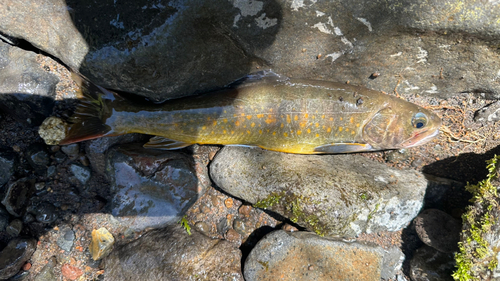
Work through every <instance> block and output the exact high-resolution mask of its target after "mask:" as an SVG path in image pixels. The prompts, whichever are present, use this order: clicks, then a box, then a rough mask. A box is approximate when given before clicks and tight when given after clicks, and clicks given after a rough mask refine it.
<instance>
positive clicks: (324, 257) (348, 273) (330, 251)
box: [244, 230, 384, 281]
mask: <svg viewBox="0 0 500 281" xmlns="http://www.w3.org/2000/svg"><path fill="white" fill-rule="evenodd" d="M383 257H384V251H383V250H382V248H380V247H373V246H368V245H363V244H359V243H348V242H344V241H338V240H333V239H327V238H323V237H319V236H318V235H316V234H313V233H311V232H302V231H301V232H285V231H283V230H278V231H274V232H272V233H270V234H268V235H266V236H265V237H264V238H263V239H262V240H260V241H259V242H258V243H257V245H256V246H255V248H254V249H253V250H252V252H250V255H249V256H248V258H247V260H246V261H245V272H244V274H245V280H247V281H254V280H259V281H265V280H266V281H267V280H269V281H272V280H325V281H326V280H339V281H341V280H342V281H347V280H349V281H354V280H366V281H368V280H373V281H379V280H380V273H381V268H382V261H383Z"/></svg>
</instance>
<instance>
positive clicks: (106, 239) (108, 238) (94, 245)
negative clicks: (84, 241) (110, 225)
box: [89, 227, 115, 261]
mask: <svg viewBox="0 0 500 281" xmlns="http://www.w3.org/2000/svg"><path fill="white" fill-rule="evenodd" d="M114 244H115V238H114V237H113V235H112V234H111V233H109V231H108V230H107V229H106V228H104V227H101V228H99V229H97V230H96V229H94V230H92V240H91V241H90V245H89V251H90V254H91V255H92V259H94V260H95V261H97V260H100V259H102V258H104V257H106V256H107V255H109V253H110V252H111V250H113V245H114Z"/></svg>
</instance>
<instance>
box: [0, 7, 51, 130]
mask: <svg viewBox="0 0 500 281" xmlns="http://www.w3.org/2000/svg"><path fill="white" fill-rule="evenodd" d="M9 2H10V1H9ZM3 4H4V2H2V3H0V9H2V8H1V7H2V6H3ZM4 12H5V10H3V9H2V11H0V15H1V14H3V13H4ZM0 17H1V19H0V30H1V25H2V24H1V21H4V20H5V18H4V17H3V16H0ZM58 82H59V79H58V78H57V77H56V76H55V75H53V74H51V73H48V72H46V71H44V70H43V69H42V68H41V67H40V64H39V63H38V62H37V61H36V54H35V53H34V52H28V51H25V50H22V49H19V48H16V47H11V46H10V45H8V44H5V43H4V42H2V41H1V40H0V109H2V110H5V111H6V112H9V113H10V114H12V115H13V116H15V117H16V118H17V119H18V120H19V121H21V122H23V123H25V124H30V125H34V126H38V125H40V124H41V123H42V121H43V119H45V117H47V116H49V115H50V114H51V113H52V108H53V106H54V99H55V95H56V92H55V90H56V84H57V83H58Z"/></svg>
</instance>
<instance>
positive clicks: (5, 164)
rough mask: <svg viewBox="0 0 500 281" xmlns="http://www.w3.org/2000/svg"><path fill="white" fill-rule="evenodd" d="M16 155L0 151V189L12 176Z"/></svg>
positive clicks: (11, 152)
mask: <svg viewBox="0 0 500 281" xmlns="http://www.w3.org/2000/svg"><path fill="white" fill-rule="evenodd" d="M16 160H17V159H16V155H15V154H14V152H13V151H0V187H2V186H3V185H4V184H6V183H7V182H8V181H9V179H10V177H11V176H12V175H13V174H14V168H15V165H16Z"/></svg>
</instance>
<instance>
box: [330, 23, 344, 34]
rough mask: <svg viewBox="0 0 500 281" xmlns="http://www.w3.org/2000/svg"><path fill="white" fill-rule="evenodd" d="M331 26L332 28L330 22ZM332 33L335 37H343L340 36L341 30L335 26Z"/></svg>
mask: <svg viewBox="0 0 500 281" xmlns="http://www.w3.org/2000/svg"><path fill="white" fill-rule="evenodd" d="M332 26H333V22H332ZM333 32H335V35H337V36H342V35H344V34H342V30H340V28H338V27H336V26H335V27H333Z"/></svg>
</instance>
